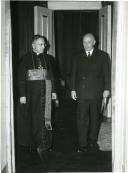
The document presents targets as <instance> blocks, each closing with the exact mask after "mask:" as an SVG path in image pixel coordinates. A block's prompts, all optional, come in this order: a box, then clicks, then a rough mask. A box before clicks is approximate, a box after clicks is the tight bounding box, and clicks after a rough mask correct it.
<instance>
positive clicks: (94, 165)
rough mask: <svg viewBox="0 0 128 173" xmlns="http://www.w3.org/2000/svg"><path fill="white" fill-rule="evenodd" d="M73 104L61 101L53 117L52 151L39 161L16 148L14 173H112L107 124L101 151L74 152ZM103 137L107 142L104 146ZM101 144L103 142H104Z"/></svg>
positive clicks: (23, 149) (27, 152) (74, 112)
mask: <svg viewBox="0 0 128 173" xmlns="http://www.w3.org/2000/svg"><path fill="white" fill-rule="evenodd" d="M75 116H76V104H75V103H74V102H73V101H71V100H70V99H66V100H62V101H61V103H60V107H59V108H57V109H56V113H54V120H55V121H54V123H53V126H54V136H53V139H54V140H53V151H51V152H48V153H45V154H44V161H41V160H40V159H39V157H38V155H37V153H36V152H34V151H31V152H30V151H29V150H28V149H26V148H21V147H20V148H19V149H18V152H17V157H16V173H43V172H111V171H112V158H111V148H110V138H109V136H110V130H108V129H110V122H109V123H107V122H104V123H103V125H102V129H103V130H105V132H103V130H102V132H101V137H100V141H99V143H100V144H102V148H104V149H105V150H104V151H98V152H91V153H89V152H88V153H78V152H77V137H76V123H75ZM103 133H105V135H109V136H107V138H109V141H108V142H107V145H104V144H105V143H106V139H104V138H103V137H102V136H103ZM103 141H104V142H103Z"/></svg>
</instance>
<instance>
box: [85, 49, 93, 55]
mask: <svg viewBox="0 0 128 173" xmlns="http://www.w3.org/2000/svg"><path fill="white" fill-rule="evenodd" d="M93 51H94V48H93V49H91V50H90V51H86V55H88V52H90V55H92V53H93Z"/></svg>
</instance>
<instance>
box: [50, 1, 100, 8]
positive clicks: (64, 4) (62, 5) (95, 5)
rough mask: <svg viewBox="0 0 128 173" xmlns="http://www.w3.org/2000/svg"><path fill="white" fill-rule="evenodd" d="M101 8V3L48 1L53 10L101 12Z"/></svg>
mask: <svg viewBox="0 0 128 173" xmlns="http://www.w3.org/2000/svg"><path fill="white" fill-rule="evenodd" d="M101 7H102V4H101V2H100V1H89V2H88V1H87V2H85V1H61V2H60V1H52V2H51V1H48V8H49V9H51V10H99V9H100V8H101Z"/></svg>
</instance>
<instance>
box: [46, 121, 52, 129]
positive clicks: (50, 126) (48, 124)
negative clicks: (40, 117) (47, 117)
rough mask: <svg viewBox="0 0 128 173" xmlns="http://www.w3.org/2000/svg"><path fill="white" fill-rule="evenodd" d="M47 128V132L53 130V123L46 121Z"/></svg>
mask: <svg viewBox="0 0 128 173" xmlns="http://www.w3.org/2000/svg"><path fill="white" fill-rule="evenodd" d="M45 127H46V128H47V130H52V125H51V121H45Z"/></svg>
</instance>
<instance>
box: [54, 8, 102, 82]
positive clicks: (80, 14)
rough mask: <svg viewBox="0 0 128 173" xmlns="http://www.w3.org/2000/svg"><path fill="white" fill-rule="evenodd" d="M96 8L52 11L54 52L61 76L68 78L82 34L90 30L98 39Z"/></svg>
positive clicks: (79, 46)
mask: <svg viewBox="0 0 128 173" xmlns="http://www.w3.org/2000/svg"><path fill="white" fill-rule="evenodd" d="M98 15H99V13H98V10H93V11H92V10H86V11H83V10H82V11H81V10H77V11H74V10H64V11H63V10H61V11H54V22H55V23H54V25H55V45H56V46H55V52H56V59H57V62H58V66H59V70H60V74H61V77H62V78H63V79H64V80H68V78H69V76H70V71H71V64H72V60H73V57H74V56H75V54H77V53H79V52H80V51H81V49H82V48H83V45H82V36H83V35H84V34H85V33H88V32H91V33H93V34H94V35H95V37H96V40H97V44H96V46H97V47H98V40H99V16H98Z"/></svg>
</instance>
